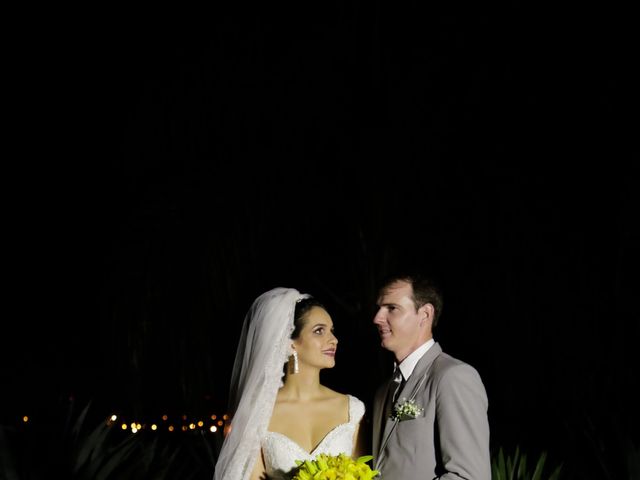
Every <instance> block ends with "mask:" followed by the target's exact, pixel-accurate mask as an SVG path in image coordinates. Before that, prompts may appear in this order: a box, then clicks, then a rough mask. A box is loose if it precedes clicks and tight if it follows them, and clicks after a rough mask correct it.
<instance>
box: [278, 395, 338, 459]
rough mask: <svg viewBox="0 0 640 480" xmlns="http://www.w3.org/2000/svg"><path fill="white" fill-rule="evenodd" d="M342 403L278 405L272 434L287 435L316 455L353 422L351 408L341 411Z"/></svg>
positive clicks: (319, 402)
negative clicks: (329, 438) (333, 435)
mask: <svg viewBox="0 0 640 480" xmlns="http://www.w3.org/2000/svg"><path fill="white" fill-rule="evenodd" d="M340 403H341V402H339V401H335V400H332V401H312V402H278V403H277V404H276V406H275V408H274V412H273V415H272V417H271V421H270V423H269V431H271V432H277V433H280V434H282V435H285V436H287V437H289V438H290V439H292V440H294V441H295V442H296V443H298V444H299V445H300V446H301V447H304V448H305V449H306V450H307V451H312V450H313V449H314V448H315V447H317V446H318V444H320V443H321V442H322V440H324V438H325V437H326V436H327V435H328V434H329V433H331V432H332V431H333V430H335V429H336V428H337V427H339V426H340V425H343V424H346V423H348V422H349V411H348V404H347V405H346V406H345V407H346V408H340V407H341V406H342V405H340Z"/></svg>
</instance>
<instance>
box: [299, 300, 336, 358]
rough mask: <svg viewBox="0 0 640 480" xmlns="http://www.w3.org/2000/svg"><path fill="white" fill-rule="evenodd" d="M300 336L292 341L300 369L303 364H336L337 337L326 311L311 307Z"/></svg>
mask: <svg viewBox="0 0 640 480" xmlns="http://www.w3.org/2000/svg"><path fill="white" fill-rule="evenodd" d="M304 320H305V323H304V327H302V330H301V331H300V336H299V337H298V338H296V339H295V340H294V341H293V344H294V347H295V349H296V351H297V352H298V361H299V362H300V370H302V369H303V368H304V367H305V366H307V367H309V366H310V367H314V368H333V367H334V366H335V364H336V359H335V357H336V347H337V346H338V339H337V338H336V337H335V335H334V334H333V322H332V321H331V317H330V316H329V314H328V313H327V311H326V310H325V309H323V308H320V307H312V308H311V310H309V312H308V313H307V315H306V318H305V319H304Z"/></svg>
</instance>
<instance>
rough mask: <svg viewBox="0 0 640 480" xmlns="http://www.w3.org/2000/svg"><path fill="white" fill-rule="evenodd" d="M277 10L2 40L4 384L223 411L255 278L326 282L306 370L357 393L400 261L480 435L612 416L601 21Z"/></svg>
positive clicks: (620, 379)
mask: <svg viewBox="0 0 640 480" xmlns="http://www.w3.org/2000/svg"><path fill="white" fill-rule="evenodd" d="M294 8H295V9H294V10H290V9H288V8H285V7H284V6H277V5H273V4H265V5H262V6H260V7H258V8H257V9H250V8H247V9H244V8H242V7H241V6H236V7H225V9H222V8H220V9H218V10H217V11H214V12H213V13H207V14H206V15H205V14H204V13H203V12H195V11H194V12H186V11H173V12H170V11H155V12H136V11H129V12H95V11H91V12H84V13H83V14H82V16H83V18H84V21H82V22H73V21H71V20H66V21H65V20H62V21H60V22H48V21H47V20H46V19H41V20H40V21H38V22H35V23H34V24H32V25H31V26H30V27H31V28H30V29H29V31H30V32H32V33H33V34H32V35H24V36H23V37H21V39H20V41H19V42H18V45H19V46H20V49H17V50H19V51H20V52H24V53H17V54H16V62H15V65H16V67H15V69H13V72H14V76H13V78H15V80H16V81H15V85H14V88H13V90H12V92H14V95H13V100H14V101H15V109H14V108H12V109H11V113H12V114H13V119H14V121H13V122H12V125H11V126H10V127H9V129H8V133H9V139H10V142H15V143H16V144H19V145H20V149H19V150H17V151H18V152H22V153H20V154H16V153H14V154H13V155H14V158H15V161H14V162H10V161H9V162H7V163H8V164H10V165H13V167H10V168H11V170H10V172H9V173H10V175H9V177H8V178H7V180H6V181H7V183H9V184H10V185H9V189H8V192H9V195H10V197H11V199H10V202H9V205H10V207H9V213H8V215H9V220H10V225H11V227H12V228H11V229H10V240H11V248H12V254H10V255H9V257H10V258H9V265H10V267H11V268H10V270H9V272H10V274H11V276H12V278H13V282H12V284H13V288H12V290H11V291H10V296H11V299H13V300H14V301H15V302H16V304H17V305H18V308H16V309H13V312H14V313H13V314H12V316H11V317H12V318H15V319H16V324H15V325H16V326H17V327H18V328H17V331H18V332H20V333H23V334H29V335H30V336H29V337H28V338H30V340H28V341H27V340H18V341H12V342H11V346H12V347H13V348H8V349H5V352H8V355H7V357H9V358H10V360H8V361H7V362H3V363H4V368H3V369H2V370H1V371H2V375H3V377H4V379H5V380H6V382H8V383H9V385H15V388H14V389H13V392H14V393H15V395H11V396H10V398H9V400H10V406H11V407H13V408H15V406H16V405H20V406H22V405H23V404H29V405H34V407H33V408H38V407H37V405H39V404H41V403H43V402H48V401H50V400H51V399H55V398H57V397H59V396H60V395H63V396H64V395H66V394H67V393H68V392H69V393H70V392H73V393H74V394H76V395H78V396H79V397H81V398H92V397H98V398H100V399H102V402H103V403H104V405H105V408H112V406H118V407H119V408H123V409H132V410H137V411H143V412H144V411H149V410H153V409H160V408H167V407H171V408H182V409H196V410H197V409H203V408H208V407H207V405H208V404H204V405H203V401H202V400H201V399H202V398H203V396H204V395H206V394H210V395H212V396H213V398H212V399H211V400H208V402H212V403H213V406H214V407H215V408H221V405H223V404H224V400H225V395H226V387H227V382H228V375H229V372H230V368H231V363H232V355H233V349H234V347H235V341H236V339H237V335H238V334H239V328H240V325H241V322H242V317H243V316H244V313H245V311H246V309H247V308H248V306H249V304H250V302H251V300H252V299H253V298H254V297H255V296H256V295H258V294H259V293H261V292H262V291H264V290H266V289H268V288H271V287H274V286H278V285H285V286H293V287H297V288H300V289H302V290H305V291H309V292H310V293H314V294H316V295H317V296H319V297H320V298H321V299H323V300H324V301H325V303H327V305H328V306H329V307H330V310H331V312H332V314H333V316H334V321H335V322H336V325H337V327H338V334H339V336H340V340H341V352H340V353H341V355H342V356H340V355H339V356H338V366H337V367H336V369H334V370H333V371H331V372H327V374H326V377H325V378H326V381H327V382H328V383H330V384H331V385H332V386H334V387H335V388H337V389H340V390H343V391H352V392H353V393H355V394H357V395H359V396H361V397H363V399H365V400H368V399H369V398H368V397H369V395H371V394H372V391H373V388H374V387H375V384H376V382H378V381H379V380H380V378H381V373H380V372H381V371H384V370H385V369H386V368H388V365H389V360H390V359H389V357H387V356H385V354H384V353H383V352H382V351H381V350H380V348H379V347H378V345H377V340H376V335H375V331H374V329H373V327H372V326H371V324H370V319H371V316H372V308H373V302H374V301H375V298H374V294H373V284H374V282H375V281H376V280H377V279H378V278H379V276H380V275H383V274H384V273H385V272H386V270H387V269H388V268H390V267H391V266H393V265H396V264H402V263H412V264H415V265H419V266H422V267H424V268H425V269H428V270H430V271H433V272H435V273H436V275H438V277H439V279H440V280H441V282H442V283H443V286H444V288H445V293H446V306H445V314H444V317H443V322H442V326H441V328H440V331H438V332H436V337H437V338H438V339H439V340H441V342H442V343H443V346H444V348H445V350H446V351H448V352H449V353H451V354H454V355H456V356H459V357H460V358H463V359H465V360H468V361H469V362H471V363H472V364H473V365H475V366H476V367H477V368H478V369H479V370H480V373H481V374H482V376H483V378H484V379H485V383H486V385H487V389H488V392H489V397H490V403H491V420H492V429H493V430H492V431H493V432H494V433H493V435H494V438H495V439H496V441H504V443H507V442H516V441H521V442H523V443H526V442H531V443H532V444H533V445H535V446H544V447H547V446H549V447H554V446H555V447H558V448H560V445H562V443H563V442H565V443H566V442H567V439H569V440H573V441H575V442H576V443H579V439H578V440H576V439H575V438H573V437H571V435H575V433H571V432H575V431H576V430H580V428H575V426H576V425H582V423H581V422H584V421H585V418H586V417H590V418H591V419H592V420H593V422H594V424H595V425H596V427H597V426H598V425H601V424H612V423H616V422H619V423H624V422H625V421H627V420H629V419H630V417H629V416H628V413H629V411H630V410H631V408H630V407H631V405H633V404H634V401H636V403H640V402H637V397H632V396H631V394H630V393H629V392H630V391H631V388H634V387H636V388H637V387H638V380H637V377H638V368H637V365H636V364H635V363H634V362H635V360H632V356H633V355H632V349H633V348H635V345H636V344H637V340H638V326H637V324H638V310H637V306H636V303H635V302H634V301H633V299H634V298H635V296H634V293H635V291H636V289H635V288H633V286H632V283H637V282H635V277H636V267H635V264H636V262H637V245H638V231H637V217H638V212H637V200H638V198H637V181H638V175H637V169H636V167H635V166H634V165H625V161H628V160H629V158H630V157H628V156H625V155H623V153H622V152H624V151H625V148H624V145H625V138H627V135H628V132H629V130H630V129H629V127H628V126H627V125H625V124H624V123H623V113H624V111H625V110H626V106H625V105H626V100H627V95H626V92H625V89H624V88H623V84H624V81H623V80H624V78H625V71H626V67H625V62H623V58H624V46H625V45H626V40H627V38H626V37H627V35H626V31H625V29H624V28H622V27H621V25H619V19H618V18H617V17H616V16H615V15H614V14H613V13H612V12H610V11H595V10H593V11H587V10H583V11H581V12H577V14H576V12H573V14H574V15H573V16H571V17H570V16H568V15H565V13H564V12H562V11H560V10H557V9H556V10H555V11H553V14H551V13H550V11H549V9H545V8H543V6H542V5H540V4H533V3H529V4H527V3H518V2H513V3H506V2H504V3H495V4H491V6H490V7H486V8H482V9H481V8H477V7H472V6H469V7H468V6H465V5H463V4H458V5H457V7H456V9H455V10H454V9H451V10H450V11H444V10H436V9H435V8H431V9H430V7H422V8H418V7H417V6H416V4H404V5H394V6H388V5H381V4H380V3H376V2H374V3H370V2H362V3H361V4H357V3H352V2H350V3H337V4H335V5H334V4H331V5H329V4H322V5H317V6H315V7H311V6H307V7H306V9H305V7H300V6H296V7H294ZM75 13H78V12H75ZM58 14H59V12H58ZM63 16H64V15H63ZM11 106H12V107H13V106H14V104H13V103H12V105H11ZM14 152H15V151H14ZM36 320H37V321H39V322H42V324H41V325H39V326H34V325H35V324H34V323H33V322H35V321H36ZM12 325H14V323H13V321H9V322H8V326H9V328H10V330H9V331H10V332H11V331H12V329H11V326H12ZM34 336H35V338H34ZM24 342H26V343H24ZM16 359H17V360H16ZM9 365H18V366H19V368H18V369H15V368H13V367H9ZM3 383H4V382H3ZM636 410H637V409H636ZM634 422H635V423H634ZM637 422H638V417H637V414H636V415H634V416H632V417H631V423H630V425H634V424H635V425H637ZM629 428H631V427H629ZM550 429H558V430H560V431H561V433H560V434H558V435H557V436H555V437H554V438H548V436H547V435H548V432H549V430H550ZM636 431H638V429H636ZM569 443H570V442H569ZM549 444H552V445H549Z"/></svg>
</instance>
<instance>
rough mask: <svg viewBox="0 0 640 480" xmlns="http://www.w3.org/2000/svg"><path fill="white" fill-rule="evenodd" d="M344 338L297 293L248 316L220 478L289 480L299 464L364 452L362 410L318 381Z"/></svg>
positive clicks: (274, 298)
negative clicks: (326, 456)
mask: <svg viewBox="0 0 640 480" xmlns="http://www.w3.org/2000/svg"><path fill="white" fill-rule="evenodd" d="M337 345H338V340H337V338H336V337H335V336H334V334H333V322H332V320H331V317H330V316H329V314H328V313H327V311H326V309H325V308H324V307H323V306H322V305H321V304H320V303H319V302H318V301H317V300H316V299H314V298H313V297H311V296H309V295H306V294H301V293H300V292H298V291H297V290H295V289H292V288H281V287H279V288H274V289H273V290H269V291H268V292H265V293H263V294H262V295H260V296H259V297H258V298H256V299H255V300H254V302H253V304H252V306H251V308H250V309H249V311H248V312H247V315H246V316H245V320H244V325H243V327H242V334H241V336H240V341H239V344H238V350H237V352H236V358H235V363H234V366H233V373H232V375H231V389H230V392H229V400H230V407H231V411H232V412H233V416H232V420H231V426H230V430H229V433H228V434H227V436H226V438H225V440H224V442H223V444H222V448H221V450H220V454H219V456H218V461H217V464H216V469H215V475H214V480H264V479H286V478H289V476H290V474H291V472H292V470H293V469H294V468H295V467H296V463H295V461H296V460H310V459H313V458H314V457H315V456H316V455H318V454H320V453H325V454H329V455H338V454H339V453H345V454H347V455H351V456H353V457H358V456H360V455H362V454H363V452H362V445H363V442H362V441H360V436H361V435H360V434H361V429H360V421H361V420H362V418H363V416H364V410H365V407H364V404H363V403H362V401H360V400H359V399H357V398H356V397H354V396H352V395H344V394H341V393H338V392H335V391H333V390H331V389H329V388H327V387H326V386H324V385H322V384H321V383H320V370H322V369H323V368H333V367H334V366H335V355H336V347H337Z"/></svg>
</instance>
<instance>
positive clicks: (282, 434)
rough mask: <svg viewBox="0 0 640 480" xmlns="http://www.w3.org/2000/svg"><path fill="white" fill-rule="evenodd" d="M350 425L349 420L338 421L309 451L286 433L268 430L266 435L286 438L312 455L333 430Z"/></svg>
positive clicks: (308, 454)
mask: <svg viewBox="0 0 640 480" xmlns="http://www.w3.org/2000/svg"><path fill="white" fill-rule="evenodd" d="M348 425H351V423H350V422H347V423H340V424H339V425H336V426H335V427H333V428H332V429H331V430H329V431H328V432H327V433H326V434H325V436H324V437H322V439H321V440H320V441H319V442H318V444H317V445H316V446H315V447H314V448H313V450H311V451H310V452H308V451H307V449H306V448H304V447H302V445H300V444H299V443H298V442H296V441H295V440H294V439H292V438H291V437H288V436H287V435H285V434H284V433H280V432H271V431H268V432H267V435H279V436H280V437H282V438H284V439H286V440H288V441H289V443H292V444H293V445H295V446H296V447H298V448H299V449H300V450H302V451H303V452H304V453H305V454H306V455H307V456H309V457H312V456H313V454H314V452H316V451H317V450H318V449H319V448H320V447H321V446H322V444H323V443H324V441H325V440H326V439H327V438H329V436H330V435H331V434H332V433H333V432H335V431H336V430H338V429H339V428H340V427H344V426H348Z"/></svg>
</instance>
